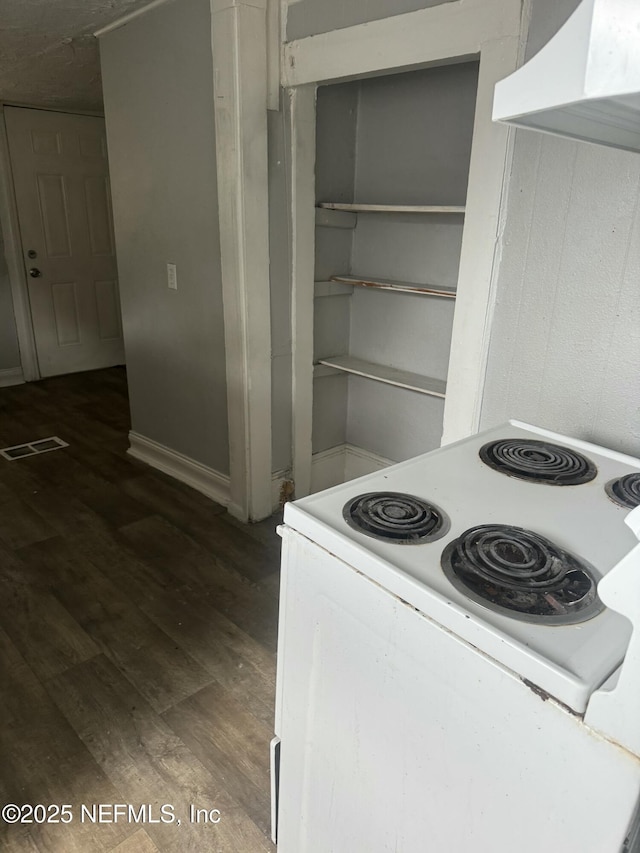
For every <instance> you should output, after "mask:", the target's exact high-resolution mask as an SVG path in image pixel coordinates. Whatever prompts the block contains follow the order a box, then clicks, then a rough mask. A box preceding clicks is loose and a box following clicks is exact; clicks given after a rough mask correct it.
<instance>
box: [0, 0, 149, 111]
mask: <svg viewBox="0 0 640 853" xmlns="http://www.w3.org/2000/svg"><path fill="white" fill-rule="evenodd" d="M148 3H149V0H0V101H9V102H11V103H20V104H28V105H33V106H50V107H63V108H65V109H83V110H100V109H101V108H102V87H101V82H100V61H99V55H98V42H97V39H96V38H94V36H93V32H95V30H97V29H100V27H103V26H105V25H106V24H109V23H111V22H112V21H115V20H116V19H117V18H120V17H122V16H123V15H126V14H127V13H128V12H131V11H133V10H134V9H137V8H139V7H141V6H146V5H148Z"/></svg>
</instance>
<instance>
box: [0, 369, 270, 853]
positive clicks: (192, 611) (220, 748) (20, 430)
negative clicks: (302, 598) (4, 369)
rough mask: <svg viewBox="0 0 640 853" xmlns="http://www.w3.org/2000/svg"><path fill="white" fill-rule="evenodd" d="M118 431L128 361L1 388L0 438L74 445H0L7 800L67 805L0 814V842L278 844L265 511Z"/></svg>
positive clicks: (202, 848)
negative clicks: (200, 489)
mask: <svg viewBox="0 0 640 853" xmlns="http://www.w3.org/2000/svg"><path fill="white" fill-rule="evenodd" d="M128 430H129V411H128V405H127V389H126V375H125V371H124V369H123V368H113V369H110V370H102V371H95V372H92V373H84V374H75V375H73V376H65V377H57V378H54V379H48V380H45V381H43V382H38V383H30V384H28V385H21V386H17V387H13V388H5V389H0V447H8V446H11V445H15V444H21V443H24V442H28V441H34V440H37V439H40V438H46V437H48V436H51V435H57V436H59V437H60V438H62V439H63V440H64V441H67V442H68V443H69V447H68V448H64V449H62V450H55V451H53V452H50V453H44V454H41V455H38V456H34V457H31V458H24V459H20V460H14V461H10V462H9V461H6V460H4V459H2V458H0V806H2V805H4V804H6V803H15V804H17V805H18V806H22V805H23V804H31V805H33V806H35V805H36V804H43V805H48V804H57V805H63V804H69V805H70V806H71V807H72V809H71V813H72V815H73V819H72V820H71V822H69V823H64V822H59V823H37V822H34V823H29V824H14V825H9V824H7V823H6V822H5V821H2V820H0V850H1V851H3V853H16V851H25V853H93V851H97V853H109V851H113V853H116V851H117V853H164V851H167V853H187V851H194V853H210V851H211V853H261V851H273V850H274V849H275V848H274V847H273V845H272V844H271V842H270V840H269V757H268V756H269V740H270V738H271V736H272V732H273V705H274V695H275V647H276V625H277V606H278V563H279V546H280V540H279V538H278V536H277V535H276V533H275V526H276V524H277V522H278V519H277V518H275V517H274V518H273V519H269V520H268V521H266V522H262V523H261V524H258V525H249V526H245V525H242V524H240V523H238V522H236V521H235V520H234V519H232V518H231V517H230V516H228V515H227V514H226V512H225V510H224V508H223V507H221V506H219V505H217V504H215V503H213V502H211V501H210V500H208V499H207V498H205V497H204V496H202V495H200V494H198V493H197V492H194V491H192V490H191V489H189V488H187V487H186V486H183V485H182V484H180V483H177V482H176V481H174V480H171V479H170V478H168V477H165V476H164V475H162V474H160V473H159V472H156V471H154V470H152V469H151V468H148V467H147V466H146V465H143V464H142V463H139V462H137V461H136V460H134V459H132V458H131V457H130V456H128V455H127V454H126V450H127V447H128V442H127V432H128ZM98 804H105V805H104V807H103V812H102V817H103V820H102V822H95V823H94V822H93V821H92V817H93V815H94V810H93V807H94V805H98ZM112 804H127V805H128V804H131V806H133V807H134V809H135V815H132V817H141V816H144V817H146V818H147V820H146V821H145V822H136V821H135V820H127V818H126V817H124V818H123V817H122V816H120V815H118V820H117V821H116V820H115V819H114V812H113V810H112V808H111V806H112ZM83 805H84V806H85V807H86V809H85V811H84V812H83V811H82V806H83ZM191 805H193V806H194V807H195V808H196V809H200V810H202V809H206V810H207V811H210V810H211V809H218V810H219V813H220V816H219V822H217V823H212V822H209V823H203V822H200V823H195V822H192V821H191V820H190V806H191ZM163 806H165V810H164V812H161V809H162V807H163ZM167 806H171V807H172V808H173V810H172V811H171V810H170V809H168V808H166V807H167ZM141 807H144V809H143V811H142V812H140V809H141ZM50 814H51V813H50ZM172 814H174V815H175V821H174V822H172V823H164V822H163V821H162V818H163V817H164V818H165V820H166V819H170V817H171V815H172ZM211 816H212V817H213V818H217V814H216V813H215V812H214V813H213V814H212V815H211ZM35 817H37V818H38V819H41V817H42V815H41V814H40V813H38V814H36V815H35ZM96 820H97V814H96ZM178 820H179V821H180V825H178Z"/></svg>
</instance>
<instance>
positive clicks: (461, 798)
mask: <svg viewBox="0 0 640 853" xmlns="http://www.w3.org/2000/svg"><path fill="white" fill-rule="evenodd" d="M639 502H640V460H637V459H634V458H631V457H628V456H625V455H623V454H620V453H616V452H614V451H611V450H607V449H604V448H601V447H597V446H595V445H592V444H588V443H586V442H582V441H578V440H574V439H571V438H568V437H566V436H561V435H557V434H554V433H550V432H548V431H545V430H541V429H538V428H536V427H532V426H530V425H527V424H522V423H519V422H516V421H512V422H510V423H508V424H505V425H504V426H501V427H499V428H497V429H493V430H490V431H488V432H485V433H483V434H480V435H476V436H473V437H471V438H469V439H466V440H464V441H461V442H458V443H457V444H454V445H449V446H447V447H444V448H441V449H440V450H437V451H434V452H432V453H428V454H425V455H424V456H420V457H418V458H416V459H412V460H409V461H407V462H405V463H401V464H398V465H394V466H392V467H391V468H388V469H385V470H383V471H380V472H377V473H375V474H372V475H369V476H367V477H363V478H360V479H358V480H355V481H351V482H349V483H345V484H344V485H341V486H337V487H335V488H333V489H329V490H327V491H325V492H322V493H320V494H317V495H313V496H311V497H307V498H304V499H302V500H299V501H296V502H295V503H293V504H288V505H287V506H286V508H285V516H284V522H285V523H284V527H283V528H282V530H281V532H282V535H283V540H284V548H283V581H282V597H281V617H280V618H281V622H280V636H279V652H278V654H279V659H278V693H277V704H276V735H277V739H278V740H279V741H280V746H279V750H280V767H279V774H276V773H274V778H275V777H276V775H279V792H278V798H277V799H278V815H277V823H278V844H279V849H280V850H281V851H282V853H304V852H305V851H313V853H315V851H317V853H342V851H345V853H346V851H349V853H351V852H352V851H356V850H358V851H359V850H362V851H365V850H366V851H367V853H375V851H377V850H380V851H383V850H394V851H397V853H413V851H422V850H429V851H431V850H433V851H435V853H440V851H442V853H457V851H460V852H461V853H462V851H468V850H474V851H484V850H486V851H491V853H503V851H505V853H506V851H511V850H513V849H518V850H519V851H521V853H525V852H526V851H531V853H534V851H540V850H543V849H544V850H552V851H555V850H558V851H563V853H570V851H574V850H575V851H576V853H578V851H579V853H587V851H594V853H609V851H611V853H614V852H615V853H618V851H621V850H631V849H633V845H634V844H636V845H637V844H638V840H637V838H636V835H637V832H636V830H635V828H634V827H635V826H636V823H637V818H636V817H635V816H636V814H637V803H638V800H639V792H640V759H639V758H638V756H639V755H640V639H638V637H637V632H636V634H633V633H632V629H633V626H634V624H635V625H638V623H640V546H638V538H637V535H634V534H638V533H639V532H640V509H638V510H636V511H635V512H633V507H634V506H636V505H637V504H638V503H639ZM634 524H635V529H632V528H633V527H634ZM605 578H606V580H605ZM632 637H633V639H632ZM623 661H624V665H623ZM275 801H276V797H275V796H274V805H275ZM625 845H626V846H625Z"/></svg>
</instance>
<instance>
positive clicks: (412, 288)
mask: <svg viewBox="0 0 640 853" xmlns="http://www.w3.org/2000/svg"><path fill="white" fill-rule="evenodd" d="M331 281H335V282H339V283H340V284H350V285H352V286H354V287H371V288H373V289H375V290H387V291H391V292H393V293H413V294H414V295H416V296H440V297H443V298H445V299H455V298H456V291H455V288H454V287H438V286H437V285H435V284H412V283H411V282H408V281H393V280H392V279H387V278H359V277H358V276H355V275H332V276H331Z"/></svg>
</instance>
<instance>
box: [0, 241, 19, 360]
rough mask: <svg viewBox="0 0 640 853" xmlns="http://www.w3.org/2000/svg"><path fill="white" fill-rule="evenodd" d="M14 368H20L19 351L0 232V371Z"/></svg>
mask: <svg viewBox="0 0 640 853" xmlns="http://www.w3.org/2000/svg"><path fill="white" fill-rule="evenodd" d="M15 367H20V351H19V349H18V338H17V334H16V324H15V320H14V316H13V300H12V298H11V285H10V283H9V273H8V271H7V264H6V262H5V258H4V251H3V244H2V232H1V231H0V370H10V369H11V368H15Z"/></svg>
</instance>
